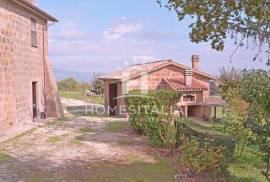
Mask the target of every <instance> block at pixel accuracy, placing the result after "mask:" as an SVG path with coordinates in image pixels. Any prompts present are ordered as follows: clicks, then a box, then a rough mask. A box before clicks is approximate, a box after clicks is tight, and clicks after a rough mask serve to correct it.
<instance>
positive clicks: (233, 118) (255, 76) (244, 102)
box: [220, 70, 270, 181]
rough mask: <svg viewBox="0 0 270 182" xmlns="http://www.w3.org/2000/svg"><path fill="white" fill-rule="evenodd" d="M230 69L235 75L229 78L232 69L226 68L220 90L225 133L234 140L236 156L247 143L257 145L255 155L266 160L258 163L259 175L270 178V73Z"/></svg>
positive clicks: (269, 179)
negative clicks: (226, 105)
mask: <svg viewBox="0 0 270 182" xmlns="http://www.w3.org/2000/svg"><path fill="white" fill-rule="evenodd" d="M233 72H234V74H231V75H237V76H233V77H230V76H229V74H228V73H231V70H228V71H227V75H228V76H227V79H224V83H223V85H222V86H221V89H220V90H221V93H222V95H223V96H224V98H225V99H226V101H227V103H228V108H227V112H226V122H225V127H226V132H228V133H230V134H232V136H233V137H234V139H235V140H236V141H237V144H238V147H237V150H236V153H237V154H236V155H237V156H238V157H241V155H242V154H243V151H244V150H245V146H246V145H247V144H254V145H255V146H258V149H259V151H257V154H258V155H259V156H261V157H262V160H263V161H264V162H265V165H263V166H261V167H262V168H263V172H262V174H263V175H264V176H265V177H266V179H267V180H268V181H270V73H269V72H267V71H264V70H244V71H242V72H239V71H237V72H236V71H235V70H234V71H233ZM236 73H237V74H236ZM223 75H225V74H223Z"/></svg>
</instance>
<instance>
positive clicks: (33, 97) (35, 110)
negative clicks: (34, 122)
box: [32, 82, 38, 119]
mask: <svg viewBox="0 0 270 182" xmlns="http://www.w3.org/2000/svg"><path fill="white" fill-rule="evenodd" d="M32 101H33V119H36V118H37V116H38V113H37V82H33V83H32Z"/></svg>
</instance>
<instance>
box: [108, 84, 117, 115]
mask: <svg viewBox="0 0 270 182" xmlns="http://www.w3.org/2000/svg"><path fill="white" fill-rule="evenodd" d="M109 106H110V109H109V111H110V116H115V115H116V114H117V83H113V84H110V85H109Z"/></svg>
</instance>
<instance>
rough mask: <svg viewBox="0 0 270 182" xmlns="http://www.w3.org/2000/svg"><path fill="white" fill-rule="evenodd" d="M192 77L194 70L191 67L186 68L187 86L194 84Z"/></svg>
mask: <svg viewBox="0 0 270 182" xmlns="http://www.w3.org/2000/svg"><path fill="white" fill-rule="evenodd" d="M192 77H193V72H192V70H191V69H186V70H185V84H186V85H187V86H191V85H192Z"/></svg>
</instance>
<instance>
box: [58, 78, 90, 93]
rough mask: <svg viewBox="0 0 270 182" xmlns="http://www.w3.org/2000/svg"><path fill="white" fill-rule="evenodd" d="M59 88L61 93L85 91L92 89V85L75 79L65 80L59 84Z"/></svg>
mask: <svg viewBox="0 0 270 182" xmlns="http://www.w3.org/2000/svg"><path fill="white" fill-rule="evenodd" d="M57 87H58V89H59V90H60V91H65V92H66V91H72V92H75V91H85V90H88V89H90V85H88V84H87V83H81V82H78V81H77V80H75V79H73V78H67V79H65V80H62V81H59V82H57Z"/></svg>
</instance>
